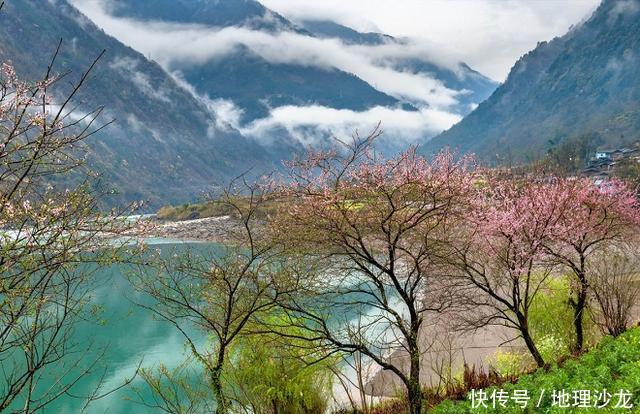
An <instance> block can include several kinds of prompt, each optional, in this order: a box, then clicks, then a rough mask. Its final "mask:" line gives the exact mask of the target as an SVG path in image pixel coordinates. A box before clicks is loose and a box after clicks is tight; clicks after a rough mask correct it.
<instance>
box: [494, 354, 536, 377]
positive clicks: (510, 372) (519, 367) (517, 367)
mask: <svg viewBox="0 0 640 414" xmlns="http://www.w3.org/2000/svg"><path fill="white" fill-rule="evenodd" d="M545 361H546V358H545ZM491 364H492V366H493V367H494V368H495V370H496V371H497V372H498V374H499V375H500V376H501V377H505V378H516V377H518V376H519V375H520V374H522V373H523V372H525V371H526V370H527V368H529V367H530V366H531V356H530V355H529V354H524V353H522V352H505V351H501V350H498V351H496V353H495V354H494V356H493V359H492V361H491Z"/></svg>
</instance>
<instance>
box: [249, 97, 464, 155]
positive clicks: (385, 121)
mask: <svg viewBox="0 0 640 414" xmlns="http://www.w3.org/2000/svg"><path fill="white" fill-rule="evenodd" d="M460 118H461V117H460V116H459V115H456V114H452V113H450V112H445V111H439V110H436V109H426V108H425V109H422V110H420V111H406V110H403V109H399V108H387V107H381V106H376V107H374V108H371V109H369V110H366V111H361V112H357V111H351V110H348V109H335V108H328V107H325V106H318V105H314V106H305V107H299V106H282V107H278V108H274V109H273V110H272V111H271V113H270V115H269V117H267V118H264V119H258V120H256V121H253V122H252V123H250V124H249V125H247V126H244V127H241V126H238V128H239V129H240V132H242V133H243V134H244V135H247V136H253V137H256V138H264V137H267V138H268V137H270V136H273V135H274V134H276V135H277V134H278V133H279V132H278V131H280V130H281V129H282V128H284V129H285V130H286V131H287V132H288V133H289V134H290V135H291V136H293V137H294V138H296V139H297V140H299V141H300V142H302V143H303V144H315V143H317V141H318V140H320V139H324V138H326V137H327V136H336V137H347V136H351V135H352V134H353V133H354V131H359V133H361V134H366V133H368V132H370V131H371V130H373V129H374V128H375V126H376V125H377V124H378V123H379V122H381V121H382V125H381V126H382V130H383V131H384V134H383V136H382V138H381V140H382V141H383V142H385V144H386V145H398V146H403V145H405V144H406V143H409V142H413V141H415V140H417V139H420V138H425V137H432V136H434V135H436V134H437V133H439V132H441V131H443V130H445V129H447V128H449V127H450V126H451V125H453V124H454V123H456V122H458V121H459V120H460Z"/></svg>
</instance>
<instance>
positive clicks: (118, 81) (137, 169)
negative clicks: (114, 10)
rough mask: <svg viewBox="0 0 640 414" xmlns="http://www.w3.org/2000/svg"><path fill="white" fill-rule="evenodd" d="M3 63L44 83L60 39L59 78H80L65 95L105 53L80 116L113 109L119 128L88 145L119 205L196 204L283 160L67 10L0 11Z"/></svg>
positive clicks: (37, 1) (46, 5) (61, 5)
mask: <svg viewBox="0 0 640 414" xmlns="http://www.w3.org/2000/svg"><path fill="white" fill-rule="evenodd" d="M0 39H2V42H1V43H0V61H2V62H11V63H12V64H13V65H14V66H15V68H16V70H17V72H18V74H19V76H20V77H22V78H25V79H37V78H39V77H41V76H43V74H44V72H45V70H46V67H47V64H48V63H49V61H50V59H51V56H52V54H53V51H54V50H55V47H56V45H57V43H58V42H59V40H60V39H63V47H62V50H61V52H60V54H59V56H58V59H57V64H56V67H55V68H54V69H55V71H56V72H58V73H63V72H66V71H71V72H72V73H71V77H70V78H69V80H66V82H64V83H61V84H60V89H59V91H58V92H59V93H60V94H61V95H62V94H64V91H65V90H67V91H68V88H69V81H71V80H72V79H77V78H78V77H79V76H80V74H81V73H82V72H83V71H85V70H86V69H87V68H88V67H89V65H90V63H91V62H92V60H93V59H94V58H95V57H96V56H97V55H98V54H99V53H100V51H101V50H103V49H106V54H105V56H104V57H103V59H102V60H101V61H100V62H99V64H98V65H97V67H96V69H95V71H94V72H93V74H92V76H91V77H90V79H89V81H88V82H87V84H86V87H84V88H83V89H82V90H81V91H80V94H79V95H78V102H79V107H78V111H80V112H82V111H90V110H93V109H95V108H98V107H104V108H105V111H104V115H103V116H102V117H101V118H100V120H101V121H102V122H103V123H104V122H108V121H110V120H111V119H113V118H115V122H114V123H113V124H112V125H110V126H108V127H107V128H105V129H104V130H103V131H101V132H100V133H99V134H96V135H94V136H92V137H90V138H89V140H88V141H87V144H88V145H89V148H90V154H89V160H88V162H89V164H90V166H91V167H92V168H93V169H94V170H97V171H98V172H100V173H101V174H102V175H103V181H104V182H105V183H108V185H109V186H110V187H115V188H117V189H118V190H119V192H120V195H119V196H118V197H116V198H114V199H112V200H111V202H113V203H117V202H122V201H124V202H128V201H132V200H146V201H148V202H149V203H150V205H151V206H158V205H161V204H166V203H169V202H182V201H186V200H194V199H196V198H198V197H199V195H200V194H201V192H203V191H205V190H207V189H210V188H211V186H213V185H215V184H216V183H218V184H219V183H221V182H224V181H225V180H228V179H229V178H230V177H233V176H235V175H237V174H238V172H239V171H244V170H248V169H250V168H252V167H253V168H257V169H261V168H262V169H266V168H272V167H271V166H272V165H274V164H275V163H276V162H277V159H278V157H276V156H274V155H273V154H270V153H269V151H268V150H267V149H265V147H263V146H261V145H259V144H258V143H257V142H255V141H254V140H251V139H247V138H245V137H243V136H242V135H241V134H240V133H238V132H237V131H234V130H232V129H220V128H218V127H217V126H216V120H215V119H214V118H213V117H212V115H211V113H210V112H209V111H208V110H207V108H205V106H204V105H202V103H200V102H199V101H198V100H196V99H195V98H193V96H191V94H189V93H188V92H187V91H185V90H184V89H183V88H181V87H179V86H178V85H177V84H176V82H175V81H174V80H173V79H172V78H171V77H170V76H169V75H168V74H167V73H166V72H165V71H164V70H163V69H162V68H161V67H160V66H159V65H157V64H156V63H154V62H150V61H148V60H147V59H146V58H145V57H144V56H142V55H141V54H140V53H138V52H136V51H134V50H133V49H131V48H129V47H127V46H125V45H123V44H122V43H120V42H119V41H118V40H116V39H114V38H112V37H110V36H108V35H106V34H105V33H104V32H103V31H102V30H101V29H99V28H98V27H96V26H95V25H94V24H93V23H92V22H91V21H90V20H89V19H87V18H86V17H85V16H84V15H82V14H81V13H80V12H78V11H77V10H76V9H75V8H74V7H72V6H70V5H69V4H67V3H66V2H64V1H58V2H50V1H47V0H20V1H18V2H13V1H11V2H7V3H5V6H4V8H3V9H2V11H1V12H0Z"/></svg>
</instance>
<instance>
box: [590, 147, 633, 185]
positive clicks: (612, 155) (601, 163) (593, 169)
mask: <svg viewBox="0 0 640 414" xmlns="http://www.w3.org/2000/svg"><path fill="white" fill-rule="evenodd" d="M627 162H638V163H640V147H639V146H638V145H637V144H636V146H634V147H633V148H618V149H613V150H609V149H607V150H605V149H601V150H598V151H596V152H595V154H594V156H593V157H591V159H590V160H589V163H588V164H587V166H586V167H585V168H584V169H583V170H582V171H580V173H581V174H582V175H585V176H587V177H594V178H596V177H600V178H605V177H609V175H610V174H611V173H612V172H613V171H614V170H615V169H616V167H617V166H619V165H620V164H623V163H627Z"/></svg>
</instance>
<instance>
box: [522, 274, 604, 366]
mask: <svg viewBox="0 0 640 414" xmlns="http://www.w3.org/2000/svg"><path fill="white" fill-rule="evenodd" d="M568 297H569V283H568V281H567V280H566V279H558V278H549V279H548V280H547V281H546V282H545V285H544V286H543V289H542V290H541V291H540V293H539V294H538V295H536V296H535V298H534V300H533V303H532V305H531V309H530V311H529V312H530V313H529V327H530V329H531V335H532V337H533V339H534V341H535V342H536V345H537V346H538V350H539V351H540V353H541V354H542V357H543V358H544V360H545V361H549V362H553V361H556V360H557V359H558V358H560V357H562V356H564V355H568V354H569V347H570V345H571V344H572V343H573V338H574V327H573V310H572V309H571V307H570V306H569V304H568V302H567V298H568ZM587 319H588V318H585V324H588V320H587ZM585 327H586V328H588V329H586V330H587V331H588V332H589V331H591V329H590V328H591V326H590V325H586V326H585Z"/></svg>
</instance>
